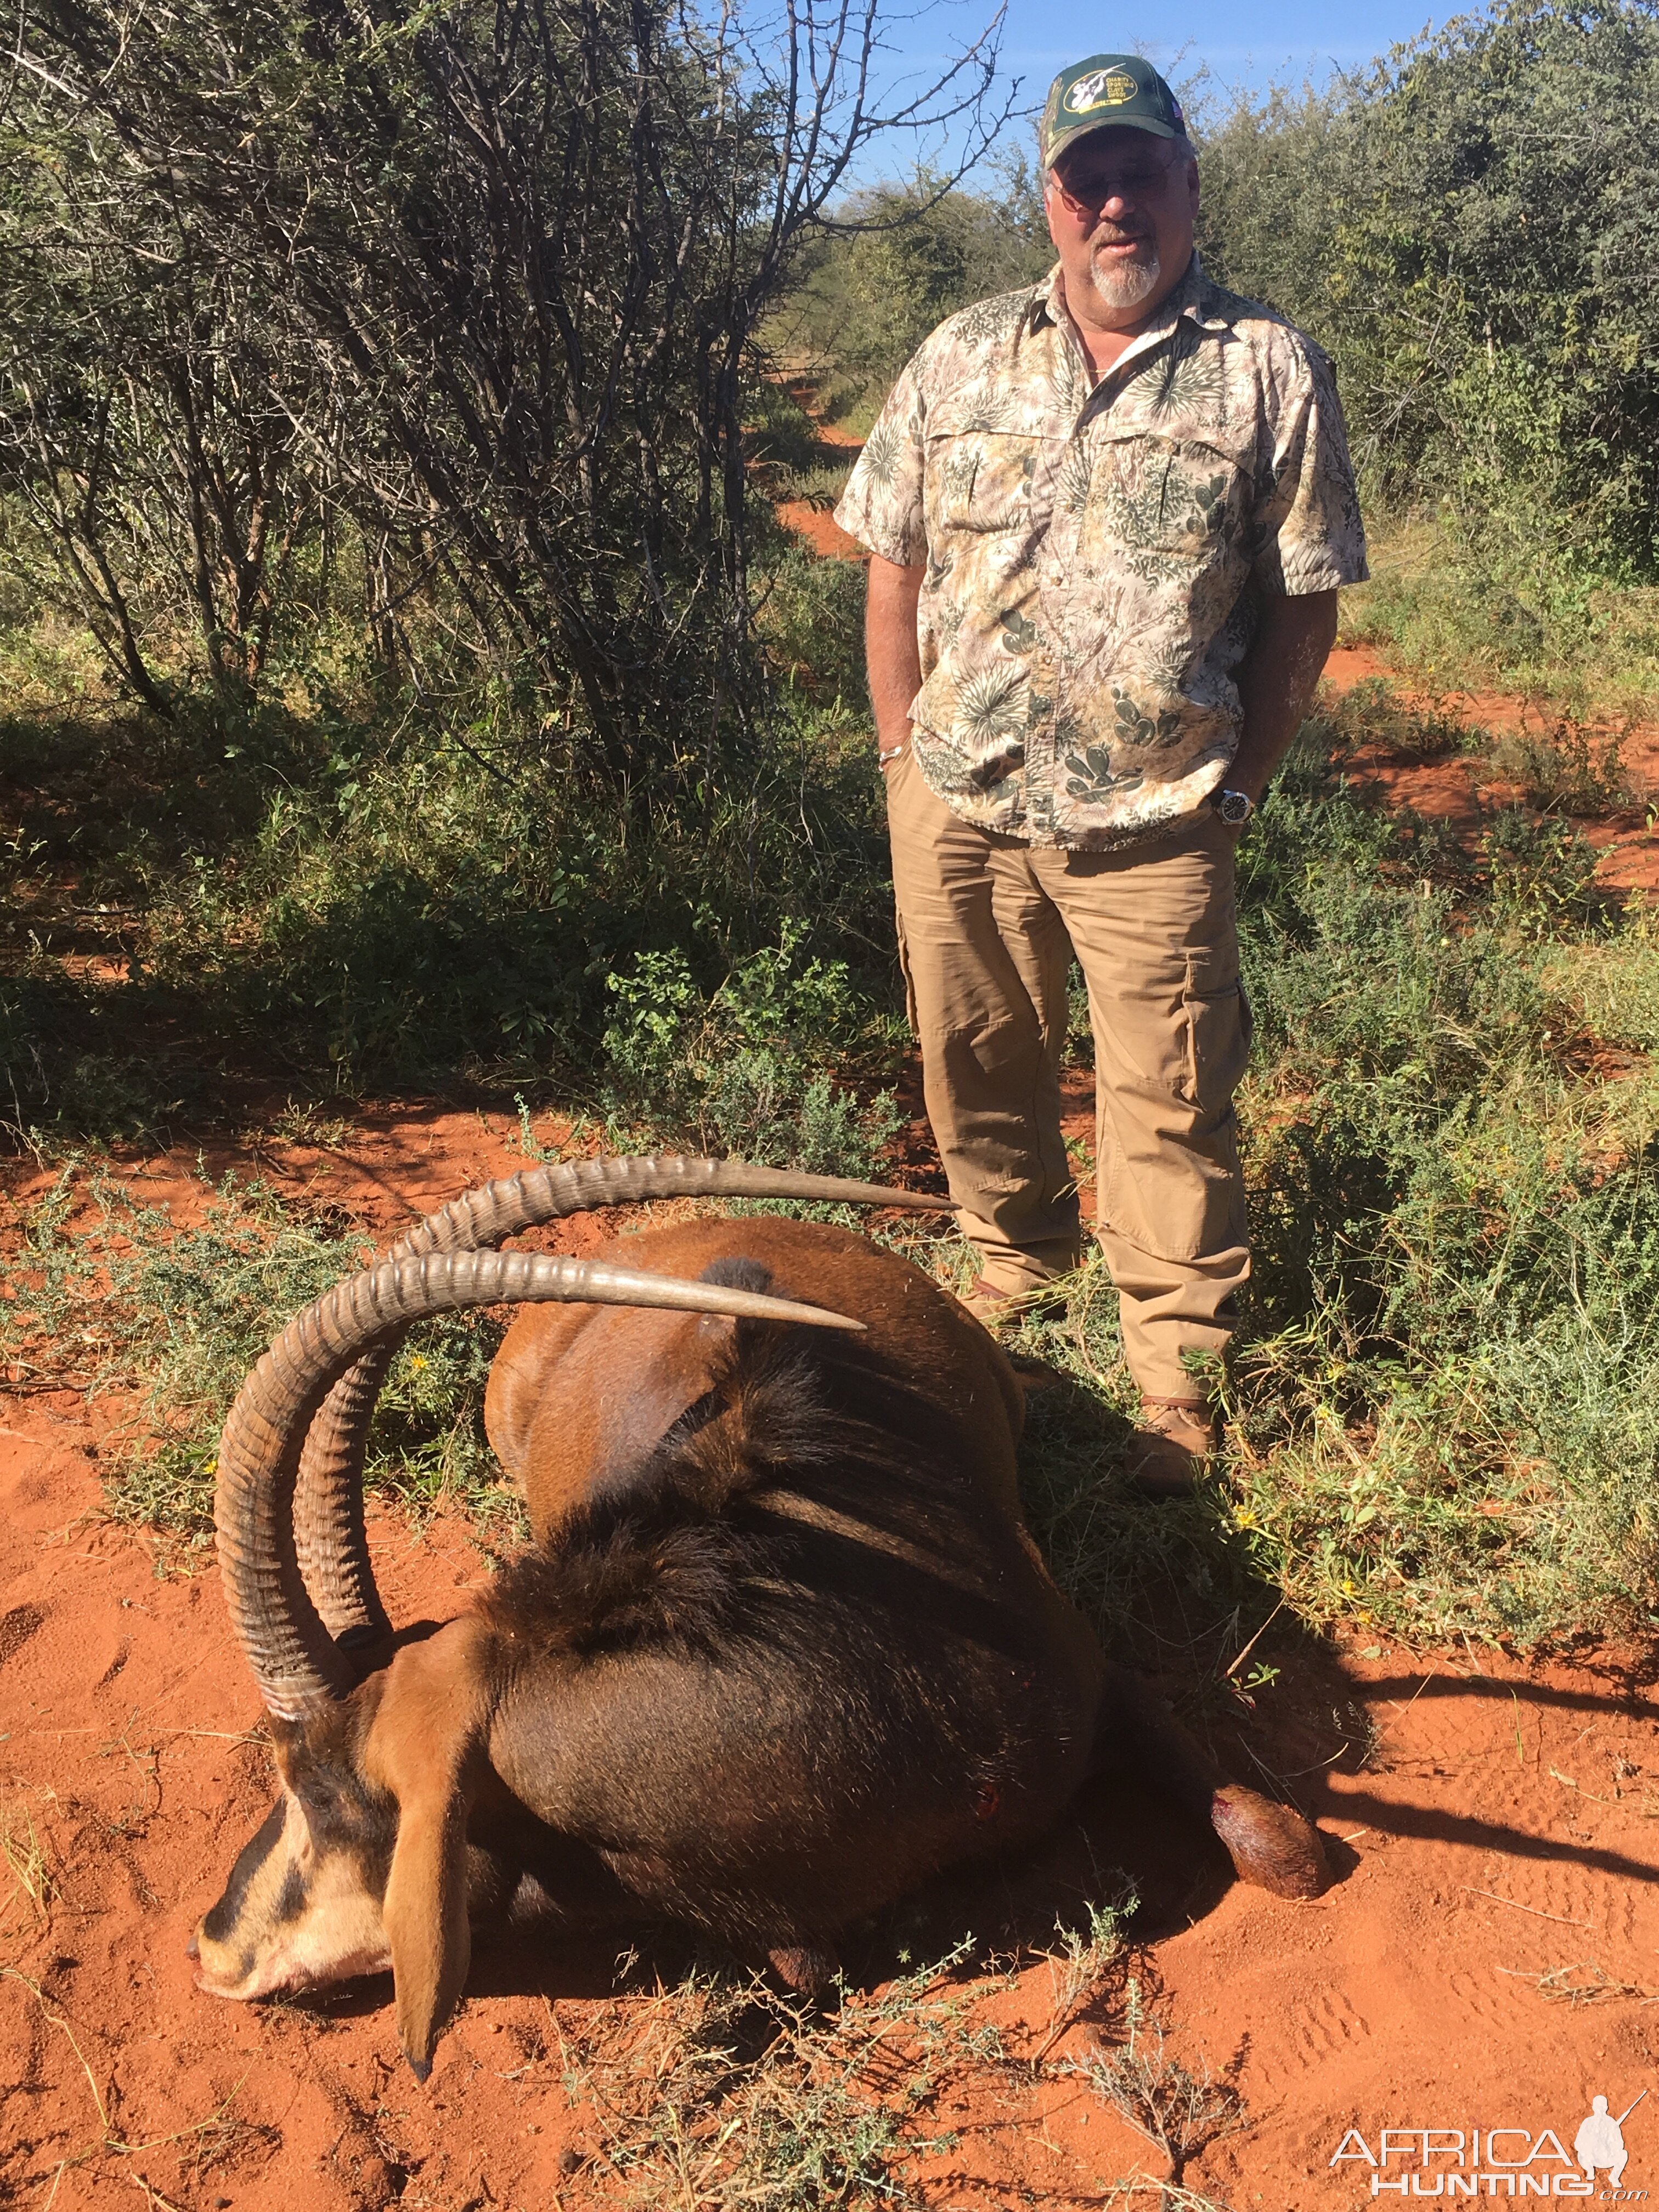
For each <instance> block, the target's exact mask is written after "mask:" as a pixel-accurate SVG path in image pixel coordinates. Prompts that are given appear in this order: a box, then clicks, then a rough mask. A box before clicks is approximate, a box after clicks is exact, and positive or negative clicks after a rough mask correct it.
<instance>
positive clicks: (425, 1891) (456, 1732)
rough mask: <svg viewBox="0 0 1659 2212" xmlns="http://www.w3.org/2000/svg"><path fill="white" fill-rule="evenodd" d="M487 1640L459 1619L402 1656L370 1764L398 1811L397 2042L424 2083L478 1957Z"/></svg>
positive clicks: (394, 1905)
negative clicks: (476, 1806)
mask: <svg viewBox="0 0 1659 2212" xmlns="http://www.w3.org/2000/svg"><path fill="white" fill-rule="evenodd" d="M480 1635H481V1626H480V1624H479V1623H478V1622H477V1620H458V1621H453V1622H452V1623H451V1624H450V1626H448V1627H447V1628H444V1629H441V1630H440V1631H439V1632H438V1633H437V1635H435V1636H434V1637H432V1638H429V1640H428V1642H426V1643H424V1644H407V1645H405V1646H404V1649H403V1650H401V1651H399V1652H398V1656H397V1657H396V1658H395V1659H394V1660H393V1662H392V1667H391V1668H390V1670H389V1674H388V1679H387V1682H386V1690H385V1692H384V1694H383V1695H382V1697H381V1699H380V1710H379V1711H378V1712H377V1713H376V1715H375V1717H374V1726H373V1729H371V1732H370V1735H369V1741H368V1747H367V1752H366V1757H365V1762H364V1763H365V1765H366V1766H367V1767H368V1771H369V1773H370V1775H371V1778H373V1779H374V1780H375V1781H377V1782H379V1783H380V1785H381V1786H382V1787H383V1788H384V1789H386V1790H390V1792H391V1793H392V1796H394V1797H395V1798H396V1799H397V1801H398V1840H397V1843H396V1844H394V1846H393V1848H392V1870H391V1872H390V1874H389V1875H388V1876H387V1878H386V1899H385V1903H384V1905H383V1907H382V1917H383V1919H384V1923H385V1927H386V1943H387V1947H388V1948H389V1949H390V1951H391V1953H392V1979H393V1981H394V1983H395V1984H396V1988H397V2003H398V2039H399V2041H400V2042H401V2043H402V2045H403V2047H404V2057H406V2058H407V2059H408V2061H409V2063H410V2068H411V2069H412V2070H413V2072H414V2075H415V2078H416V2081H425V2080H426V2078H427V2076H428V2075H429V2074H430V2073H431V2071H432V2053H433V2050H434V2047H435V2045H436V2043H437V2040H438V2038H439V2036H440V2035H441V2033H442V2032H443V2029H444V2027H445V2026H446V2024H447V2021H448V2019H449V2016H450V2015H451V2013H452V2012H453V2010H454V2008H455V2006H456V2003H457V2002H458V2001H459V1997H460V1994H461V1990H462V1989H463V1988H464V1987H465V1982H466V1973H467V1968H468V1966H469V1965H470V1964H471V1958H472V1935H471V1925H470V1923H469V1922H468V1918H467V1863H466V1824H467V1820H468V1817H469V1815H470V1814H471V1810H472V1805H473V1801H474V1799H475V1798H476V1797H477V1793H478V1789H479V1785H480V1784H481V1782H482V1780H483V1774H484V1769H485V1765H486V1762H487V1753H486V1742H487V1735H488V1726H489V1710H488V1698H487V1692H486V1687H485V1684H484V1680H483V1670H482V1668H481V1666H480V1664H479V1661H480V1658H481V1656H482V1655H481V1653H480V1651H479V1649H478V1646H479V1639H480Z"/></svg>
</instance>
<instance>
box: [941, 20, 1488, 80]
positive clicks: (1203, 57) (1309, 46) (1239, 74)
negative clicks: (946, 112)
mask: <svg viewBox="0 0 1659 2212" xmlns="http://www.w3.org/2000/svg"><path fill="white" fill-rule="evenodd" d="M1452 12H1453V10H1452V9H1447V8H1442V9H1438V10H1436V11H1434V12H1433V13H1432V15H1431V11H1430V10H1429V9H1426V8H1425V6H1424V5H1423V0H1358V4H1348V5H1343V4H1340V0H1339V4H1337V5H1334V6H1333V5H1330V4H1326V5H1323V6H1321V5H1317V4H1314V0H1288V4H1272V3H1271V0H1231V4H1229V5H1226V6H1223V5H1221V4H1219V0H1176V4H1173V5H1170V6H1168V7H1158V8H1131V9H1123V10H1121V11H1119V10H1117V9H1100V10H1095V9H1079V8H1077V7H1075V6H1069V7H1068V6H1065V5H1062V4H1060V0H1010V4H1009V9H1008V17H1007V24H1006V30H1005V32H1004V37H1003V56H1004V60H1005V62H1006V65H1007V67H1008V68H1009V70H1011V71H1012V73H1013V74H1015V75H1017V76H1024V77H1025V78H1026V79H1027V80H1028V82H1030V83H1031V84H1036V82H1037V80H1039V79H1041V81H1042V86H1044V87H1046V85H1047V83H1048V79H1049V78H1050V77H1052V76H1054V73H1055V71H1056V70H1060V69H1061V68H1063V67H1064V66H1065V64H1066V63H1067V62H1068V61H1075V60H1078V59H1080V58H1081V57H1082V56H1083V55H1085V54H1086V53H1092V52H1102V53H1142V54H1145V55H1146V57H1147V58H1148V59H1149V60H1150V61H1154V62H1157V63H1158V64H1159V65H1160V66H1161V67H1163V66H1168V67H1169V68H1170V69H1172V70H1174V71H1175V73H1176V75H1178V76H1187V75H1189V74H1190V73H1191V72H1192V71H1194V70H1196V69H1197V67H1198V66H1199V64H1200V63H1206V64H1208V66H1209V68H1210V70H1211V71H1212V74H1213V75H1214V76H1217V77H1218V78H1219V79H1220V80H1221V81H1222V82H1223V83H1224V84H1236V83H1245V84H1253V85H1265V84H1267V83H1270V82H1273V80H1274V79H1275V78H1285V77H1289V78H1291V80H1292V81H1293V82H1298V83H1299V82H1301V80H1302V79H1303V78H1304V77H1308V76H1311V77H1313V78H1315V79H1316V80H1322V79H1324V78H1325V77H1327V76H1329V75H1330V73H1331V70H1332V69H1333V68H1340V69H1354V68H1356V67H1358V66H1359V65H1360V64H1364V63H1365V62H1368V61H1370V59H1371V58H1372V57H1373V55H1376V54H1380V53H1382V52H1385V51H1386V49H1387V48H1388V47H1389V46H1395V45H1396V44H1398V43H1399V42H1400V41H1401V40H1403V39H1409V38H1413V37H1415V35H1416V34H1417V33H1418V32H1419V31H1420V30H1422V29H1423V28H1424V27H1425V23H1427V22H1429V21H1434V22H1435V23H1441V22H1443V21H1445V20H1446V18H1447V16H1448V15H1450V14H1451V13H1452ZM921 28H922V26H921V24H918V25H917V26H916V29H917V30H918V31H921ZM1039 96H1040V93H1039Z"/></svg>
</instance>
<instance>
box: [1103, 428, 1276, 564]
mask: <svg viewBox="0 0 1659 2212" xmlns="http://www.w3.org/2000/svg"><path fill="white" fill-rule="evenodd" d="M1251 458H1253V457H1251ZM1253 485H1254V477H1253V472H1252V469H1251V466H1250V465H1249V459H1247V457H1245V456H1243V455H1238V454H1234V453H1228V452H1226V451H1225V449H1224V448H1223V447H1219V446H1212V445H1206V444H1205V443H1203V442H1201V441H1199V440H1196V439H1191V438H1166V437H1162V436H1159V435H1157V434H1156V433H1153V432H1150V431H1146V430H1134V431H1130V432H1126V433H1125V434H1124V435H1121V436H1117V437H1108V438H1106V439H1103V441H1102V442H1101V446H1100V449H1099V452H1098V454H1097V459H1096V464H1095V467H1094V470H1093V471H1092V480H1091V485H1090V496H1089V501H1088V507H1087V523H1086V526H1085V528H1086V532H1087V534H1088V535H1089V536H1090V537H1091V538H1094V539H1095V541H1096V543H1097V545H1098V546H1099V547H1100V548H1101V549H1102V550H1106V549H1115V550H1121V551H1123V552H1127V553H1130V554H1133V553H1137V552H1144V553H1147V554H1153V555H1161V556H1168V557H1170V558H1172V559H1178V560H1183V561H1200V562H1207V561H1210V560H1212V559H1214V558H1216V557H1217V556H1225V555H1226V554H1229V553H1231V552H1233V551H1235V550H1240V549H1242V548H1243V545H1244V542H1245V539H1246V538H1247V536H1248V534H1249V523H1250V514H1251V511H1252V508H1253V506H1254V503H1255V501H1254V490H1253Z"/></svg>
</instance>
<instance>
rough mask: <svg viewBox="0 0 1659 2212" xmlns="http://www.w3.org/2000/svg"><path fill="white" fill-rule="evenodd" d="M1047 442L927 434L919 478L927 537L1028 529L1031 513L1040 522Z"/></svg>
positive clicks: (989, 433) (988, 433) (1002, 434)
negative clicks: (948, 533) (924, 471)
mask: <svg viewBox="0 0 1659 2212" xmlns="http://www.w3.org/2000/svg"><path fill="white" fill-rule="evenodd" d="M1051 443H1052V441H1050V440H1048V439H1046V438H1041V437H1033V436H1031V435H1029V434H1028V433H1025V432H1022V431H1013V430H939V431H937V432H933V433H931V434H930V435H929V436H928V439H927V459H926V475H925V478H924V497H925V500H926V503H927V523H928V531H929V536H930V538H934V533H935V532H953V531H973V532H1004V531H1025V530H1029V529H1030V526H1031V521H1032V517H1033V514H1034V513H1035V514H1036V515H1037V517H1038V519H1039V520H1042V513H1041V507H1042V484H1043V483H1044V480H1045V477H1046V474H1047V463H1048V449H1049V447H1050V444H1051ZM1034 501H1035V502H1036V503H1035V504H1034ZM934 542H935V543H937V538H934Z"/></svg>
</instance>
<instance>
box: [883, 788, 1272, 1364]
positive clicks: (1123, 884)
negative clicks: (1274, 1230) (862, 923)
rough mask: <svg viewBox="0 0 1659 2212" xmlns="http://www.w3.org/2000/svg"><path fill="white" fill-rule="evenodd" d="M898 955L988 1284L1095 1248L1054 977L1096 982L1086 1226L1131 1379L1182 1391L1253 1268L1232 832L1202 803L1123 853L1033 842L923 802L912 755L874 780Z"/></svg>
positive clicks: (931, 1094)
mask: <svg viewBox="0 0 1659 2212" xmlns="http://www.w3.org/2000/svg"><path fill="white" fill-rule="evenodd" d="M886 779H887V811H888V823H889V828H890V834H891V837H892V846H893V884H894V890H895V892H896V900H897V906H898V921H899V951H900V957H901V959H902V963H903V966H904V975H905V982H906V986H907V988H908V993H909V999H910V1019H911V1024H912V1026H913V1027H914V1029H915V1032H916V1035H917V1036H918V1037H919V1038H920V1040H921V1060H922V1076H923V1084H924V1089H925V1093H926V1097H927V1115H928V1119H929V1120H930V1121H931V1122H932V1123H933V1135H934V1137H935V1139H936V1140H937V1142H938V1145H939V1156H940V1158H941V1159H942V1160H943V1161H944V1164H945V1174H946V1176H947V1177H948V1178H949V1182H950V1187H951V1197H952V1198H953V1199H954V1200H955V1201H956V1203H957V1206H958V1207H959V1208H960V1209H961V1225H962V1229H963V1233H964V1235H966V1236H967V1237H969V1238H970V1239H971V1241H972V1242H973V1243H974V1244H975V1247H976V1248H977V1249H978V1251H979V1253H980V1255H981V1267H982V1272H983V1274H984V1276H985V1279H986V1280H987V1282H988V1283H990V1284H991V1285H993V1286H994V1288H995V1289H997V1290H1000V1291H1013V1292H1016V1293H1018V1292H1019V1291H1030V1290H1033V1289H1035V1288H1036V1287H1037V1286H1038V1285H1040V1284H1042V1283H1043V1282H1046V1281H1048V1279H1050V1278H1051V1277H1053V1276H1054V1275H1058V1274H1063V1273H1066V1271H1067V1270H1068V1269H1070V1268H1072V1267H1076V1266H1077V1265H1078V1264H1079V1261H1081V1260H1082V1258H1083V1257H1084V1256H1085V1253H1086V1249H1087V1243H1086V1239H1085V1232H1084V1229H1083V1225H1082V1218H1081V1214H1080V1211H1079V1204H1078V1196H1077V1190H1076V1185H1075V1182H1074V1180H1073V1172H1072V1169H1071V1166H1070V1164H1069V1163H1068V1162H1067V1159H1066V1148H1065V1145H1064V1143H1063V1141H1062V1139H1061V1137H1060V1054H1061V1052H1062V1050H1063V1048H1064V1045H1065V1042H1066V976H1067V974H1068V971H1069V968H1070V963H1071V956H1072V953H1073V951H1075V952H1076V954H1077V957H1078V961H1079V965H1080V966H1081V968H1082V969H1083V973H1084V976H1085V980H1086V981H1087V983H1088V987H1089V1012H1090V1021H1091V1026H1092V1028H1093V1030H1094V1039H1095V1067H1096V1077H1095V1082H1096V1115H1097V1129H1096V1138H1097V1174H1098V1188H1099V1200H1098V1215H1099V1221H1098V1233H1099V1237H1100V1242H1101V1244H1102V1247H1103V1249H1104V1251H1105V1255H1106V1261H1107V1265H1108V1267H1109V1268H1110V1270H1111V1273H1112V1279H1113V1281H1114V1282H1115V1284H1116V1285H1117V1290H1118V1297H1119V1302H1120V1307H1121V1317H1122V1329H1123V1346H1124V1352H1125V1356H1126V1358H1127V1360H1128V1364H1129V1369H1130V1372H1131V1373H1132V1374H1133V1376H1134V1378H1135V1380H1136V1381H1137V1383H1139V1385H1140V1388H1141V1389H1142V1390H1143V1391H1144V1392H1145V1393H1146V1395H1147V1396H1149V1397H1153V1398H1186V1399H1191V1398H1194V1397H1195V1396H1197V1395H1200V1392H1199V1388H1198V1386H1196V1385H1195V1384H1194V1381H1193V1378H1192V1377H1191V1376H1190V1375H1188V1373H1187V1372H1186V1370H1184V1369H1183V1367H1182V1358H1181V1355H1182V1352H1185V1351H1199V1350H1207V1351H1218V1350H1219V1348H1220V1347H1221V1346H1223V1345H1224V1344H1225V1342H1226V1341H1227V1339H1228V1337H1229V1336H1230V1335H1231V1332H1232V1329H1233V1326H1234V1323H1235V1321H1236V1318H1237V1294H1238V1291H1239V1288H1240V1286H1241V1285H1242V1284H1243V1282H1244V1281H1245V1279H1246V1278H1247V1277H1248V1275H1249V1250H1248V1249H1247V1246H1246V1243H1245V1226H1244V1193H1243V1182H1242V1180H1241V1177H1240V1174H1239V1164H1238V1140H1237V1121H1236V1120H1235V1118H1234V1115H1233V1104H1232V1100H1233V1092H1234V1091H1235V1090H1236V1089H1237V1085H1238V1081H1239V1079H1240V1077H1241V1076H1242V1075H1243V1073H1244V1063H1245V1060H1246V1058H1247V1056H1248V1054H1249V1043H1250V1016H1249V1003H1248V1001H1247V1000H1246V999H1245V997H1244V994H1243V988H1242V987H1241V985H1240V982H1239V973H1238V939H1237V927H1236V921H1235V912H1234V904H1233V840H1232V836H1231V833H1230V832H1229V831H1228V830H1227V829H1225V826H1224V825H1223V824H1222V823H1220V822H1219V821H1218V820H1217V818H1216V817H1215V816H1214V814H1213V813H1212V811H1210V810H1209V809H1208V808H1206V809H1205V811H1204V812H1203V813H1202V815H1201V816H1200V817H1199V818H1198V819H1197V820H1195V821H1194V823H1193V824H1192V826H1191V827H1190V828H1189V829H1183V830H1182V831H1180V832H1178V833H1177V834H1176V835H1175V836H1171V837H1170V838H1169V839H1168V840H1167V841H1164V842H1158V843H1156V844H1152V845H1146V846H1141V847H1138V848H1135V849H1133V851H1131V852H1128V853H1122V854H1116V853H1063V852H1046V851H1034V850H1033V849H1032V848H1030V846H1028V845H1026V844H1024V843H1023V842H1021V841H1020V840H1019V839H1018V838H1014V837H1005V836H998V835H997V834H996V833H995V832H994V831H991V830H986V829H977V828H975V826H974V825H973V824H972V823H967V822H963V820H962V819H961V818H960V817H959V816H957V815H956V814H953V813H952V812H951V810H950V808H949V807H948V806H946V805H945V803H944V802H943V800H942V799H938V798H936V797H935V796H934V794H933V791H932V790H931V789H930V788H929V787H928V784H927V780H926V778H925V777H924V776H923V775H922V772H921V769H920V768H919V767H918V766H917V764H916V760H915V752H914V750H913V749H912V748H910V747H908V746H907V747H906V749H905V750H904V752H903V753H902V755H901V756H900V757H899V758H898V759H897V760H896V762H895V763H893V765H892V766H891V767H890V769H888V770H887V771H886Z"/></svg>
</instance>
